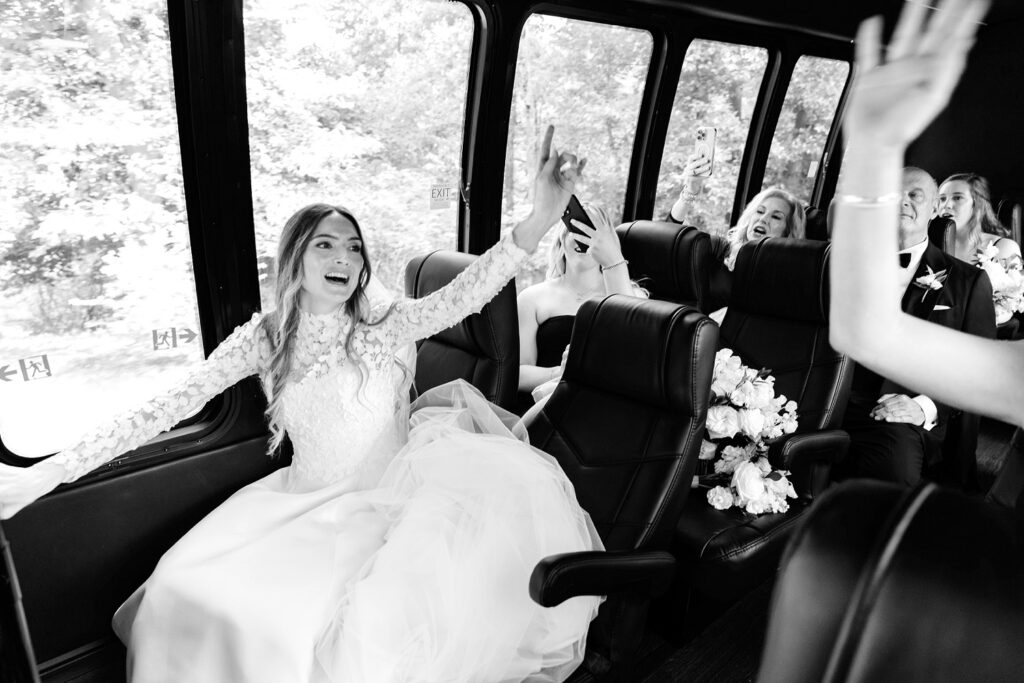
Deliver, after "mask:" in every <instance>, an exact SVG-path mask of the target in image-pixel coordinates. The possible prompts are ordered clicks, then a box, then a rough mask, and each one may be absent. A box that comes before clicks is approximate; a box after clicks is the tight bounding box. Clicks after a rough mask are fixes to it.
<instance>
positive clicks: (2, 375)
mask: <svg viewBox="0 0 1024 683" xmlns="http://www.w3.org/2000/svg"><path fill="white" fill-rule="evenodd" d="M9 367H10V366H9V365H5V366H3V367H2V368H0V379H2V380H3V381H5V382H10V381H11V380H9V379H7V378H8V377H9V376H11V375H17V374H18V371H17V370H8V369H7V368H9Z"/></svg>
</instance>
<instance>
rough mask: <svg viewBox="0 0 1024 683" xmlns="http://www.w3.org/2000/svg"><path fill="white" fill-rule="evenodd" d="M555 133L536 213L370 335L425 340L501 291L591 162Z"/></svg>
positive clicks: (545, 153)
mask: <svg viewBox="0 0 1024 683" xmlns="http://www.w3.org/2000/svg"><path fill="white" fill-rule="evenodd" d="M553 135H554V128H553V127H552V126H548V128H547V131H546V132H545V134H544V139H543V141H542V142H541V147H540V160H539V163H538V169H537V176H536V178H535V180H534V183H533V208H532V209H531V211H530V215H529V216H527V217H526V218H525V219H524V220H523V221H521V222H520V223H518V224H517V225H516V226H515V228H513V229H512V231H511V233H510V234H508V235H506V236H505V237H503V238H502V239H501V240H499V241H498V243H497V244H496V245H494V246H493V247H491V248H490V249H488V250H487V251H486V252H485V253H484V254H482V255H481V256H480V258H478V259H476V261H474V262H473V263H472V264H471V265H470V266H469V267H468V268H466V269H465V270H464V271H462V272H461V273H459V275H458V277H456V278H455V279H454V280H452V281H451V282H450V283H448V285H446V286H445V287H442V288H441V289H439V290H437V291H436V292H433V293H431V294H429V295H428V296H425V297H423V298H422V299H414V300H405V301H402V302H401V303H399V304H397V305H396V306H395V307H394V309H393V310H392V311H391V314H390V315H389V316H388V317H387V318H386V319H385V320H384V321H383V322H382V324H381V325H380V326H379V329H378V330H375V329H374V328H373V327H371V328H369V330H368V333H369V334H375V333H377V334H385V335H388V337H389V341H390V343H391V345H392V346H400V345H402V344H406V343H408V342H410V341H415V340H417V339H422V338H424V337H428V336H430V335H431V334H434V333H436V332H440V331H441V330H443V329H446V328H448V327H451V326H452V325H454V324H455V323H457V322H459V321H460V320H462V319H463V318H465V317H466V316H467V315H470V314H472V313H476V312H479V311H480V309H481V308H483V306H484V304H486V303H487V302H488V301H490V300H491V299H493V298H494V297H495V296H496V295H497V293H498V292H499V291H501V288H502V287H504V286H505V283H506V282H508V281H509V280H510V279H511V278H512V277H513V276H514V275H515V274H516V271H517V270H518V269H519V266H520V265H521V264H522V263H523V261H524V260H525V259H526V257H527V255H528V254H530V253H532V252H533V251H535V250H536V249H537V244H538V243H539V242H540V240H541V238H542V237H543V236H544V234H545V233H546V232H547V231H548V230H550V229H551V227H552V226H553V225H554V224H555V223H558V221H559V219H560V218H561V216H562V213H563V212H564V211H565V207H566V205H568V203H569V196H570V195H572V193H573V190H574V189H575V187H576V180H577V179H578V178H579V176H580V173H581V172H582V170H583V166H584V165H585V164H586V161H585V160H584V161H578V160H577V159H576V156H575V155H573V154H565V153H563V154H559V153H558V151H557V150H555V149H552V147H551V139H552V136H553Z"/></svg>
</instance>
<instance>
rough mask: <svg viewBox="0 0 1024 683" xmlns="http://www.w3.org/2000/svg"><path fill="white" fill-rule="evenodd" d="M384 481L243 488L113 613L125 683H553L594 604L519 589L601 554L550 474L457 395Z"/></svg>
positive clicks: (496, 413) (572, 654) (502, 423)
mask: <svg viewBox="0 0 1024 683" xmlns="http://www.w3.org/2000/svg"><path fill="white" fill-rule="evenodd" d="M413 411H414V412H413V416H412V421H411V430H410V433H409V441H408V443H407V445H406V446H405V447H404V448H402V450H401V451H400V452H399V453H398V454H397V455H396V456H395V458H394V459H393V460H392V462H391V464H390V465H389V467H388V468H387V470H386V471H385V473H384V475H383V477H382V479H381V481H380V483H379V484H378V485H377V486H375V487H373V488H370V489H366V490H359V489H356V488H355V485H354V484H353V483H351V482H348V481H342V482H338V483H337V484H335V485H332V486H330V487H327V488H324V489H320V490H317V491H312V492H308V493H291V492H288V486H287V477H288V470H287V468H285V469H283V470H279V471H277V472H275V473H273V474H271V475H270V476H268V477H265V478H264V479H262V480H260V481H258V482H256V483H254V484H252V485H250V486H247V487H245V488H243V489H242V490H240V491H239V492H238V493H236V494H235V495H234V496H232V497H231V498H230V499H228V500H227V501H226V502H225V503H224V504H223V505H221V506H220V507H219V508H217V509H216V510H214V511H213V512H212V513H211V514H210V515H208V516H207V517H206V518H205V519H204V520H203V521H202V522H200V523H199V524H198V525H197V526H196V527H195V528H194V529H193V530H192V531H190V532H189V533H188V534H187V535H186V536H185V537H184V538H182V539H181V541H179V542H178V543H177V544H176V545H175V546H174V547H173V548H171V550H169V551H168V552H167V554H166V555H165V556H164V557H163V558H162V559H161V561H160V563H159V564H158V566H157V568H156V570H155V571H154V573H153V575H152V576H151V577H150V578H149V580H147V581H146V583H145V584H143V586H142V587H140V588H139V590H138V591H136V593H135V594H134V595H133V596H132V597H131V598H130V599H129V600H128V601H127V602H126V603H125V604H124V605H123V606H122V607H121V608H120V609H119V610H118V612H117V614H116V615H115V617H114V627H115V630H116V631H117V632H118V634H119V635H120V636H121V638H122V640H124V641H125V643H126V645H127V646H128V650H129V661H128V671H129V680H130V681H133V682H134V683H151V682H155V681H189V682H197V683H203V682H206V681H209V682H211V683H214V682H216V683H224V682H227V681H239V682H241V681H245V682H246V683H249V682H260V681H266V682H268V683H270V682H273V683H287V682H289V681H295V682H306V681H308V682H310V683H321V682H327V681H330V682H336V681H346V682H354V681H360V682H362V681H366V682H371V681H373V682H376V681H389V682H391V681H394V682H398V681H402V682H405V681H423V682H424V683H426V682H431V683H439V682H442V681H453V682H454V681H481V682H496V681H522V680H530V681H560V680H564V679H565V678H566V677H567V676H568V675H569V674H570V673H571V672H572V671H573V670H574V669H575V668H576V667H577V666H578V665H579V663H580V662H581V661H582V658H583V650H584V647H585V640H586V632H587V628H588V625H589V622H590V620H591V619H593V617H594V616H595V615H596V613H597V609H598V606H599V604H600V599H599V598H573V599H571V600H568V601H566V602H564V603H563V604H561V605H559V606H557V607H553V608H543V607H540V606H538V605H537V604H535V603H534V602H533V601H532V600H531V599H530V596H529V593H528V584H529V577H530V573H531V572H532V571H533V568H534V566H535V565H536V564H537V562H538V561H539V560H540V559H541V558H543V557H545V556H547V555H552V554H556V553H564V552H572V551H580V550H593V549H600V548H601V547H602V546H601V542H600V539H599V538H598V536H597V533H596V532H595V530H594V527H593V524H592V523H591V521H590V518H589V516H588V515H587V514H586V513H585V512H584V511H583V510H581V509H580V507H579V505H578V504H577V503H576V497H575V493H574V491H573V488H572V485H571V483H570V482H569V481H568V479H567V478H566V477H565V475H564V474H563V473H562V471H561V469H560V468H559V467H558V465H557V463H555V462H554V461H553V459H551V458H550V457H549V456H547V455H546V454H544V453H542V452H540V451H538V450H536V449H533V448H531V447H530V446H529V445H527V443H525V440H526V439H525V431H524V430H523V429H522V428H521V427H520V426H518V425H517V424H516V418H515V416H513V415H511V414H510V413H505V412H504V411H501V410H500V409H497V408H495V407H494V406H493V405H491V404H489V403H487V401H485V400H484V399H483V397H482V396H480V395H479V393H477V392H476V391H475V390H474V389H472V387H470V386H469V385H467V384H465V383H463V382H457V383H452V384H449V385H445V386H444V387H439V388H438V389H435V390H432V391H431V392H428V393H427V394H425V395H424V396H423V397H421V398H420V399H419V400H418V401H417V403H416V404H415V405H414V406H413Z"/></svg>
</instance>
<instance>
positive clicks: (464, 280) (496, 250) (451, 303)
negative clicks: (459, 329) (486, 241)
mask: <svg viewBox="0 0 1024 683" xmlns="http://www.w3.org/2000/svg"><path fill="white" fill-rule="evenodd" d="M528 256H529V253H527V252H526V251H524V250H523V249H521V248H520V247H519V246H518V245H517V244H516V243H515V242H514V241H513V240H512V235H511V233H510V234H508V235H506V236H505V237H503V238H502V239H501V240H499V241H498V243H497V244H495V245H494V246H493V247H491V248H490V249H488V250H487V251H486V252H484V253H483V255H481V256H480V258H478V259H476V260H475V261H473V263H471V264H470V265H469V266H468V267H467V268H466V269H465V270H464V271H462V272H461V273H459V275H458V276H457V277H456V278H455V279H454V280H452V281H451V282H449V283H448V284H447V285H445V286H444V287H442V288H441V289H439V290H437V291H436V292H431V293H430V294H428V295H427V296H425V297H423V298H422V299H405V300H403V301H401V302H399V303H398V304H396V305H395V307H394V309H393V310H392V311H391V315H389V316H388V317H387V318H386V319H385V320H384V322H383V323H382V324H381V328H382V333H383V334H385V335H387V336H388V338H389V339H388V341H389V342H390V345H391V346H392V348H394V347H397V346H401V345H403V344H407V343H409V342H412V341H416V340H418V339H423V338H425V337H429V336H430V335H432V334H435V333H437V332H440V331H441V330H444V329H447V328H449V327H451V326H452V325H454V324H455V323H457V322H459V321H460V320H462V319H463V318H465V317H466V316H468V315H470V314H472V313H478V312H479V311H480V309H482V308H483V307H484V304H486V303H487V302H488V301H490V300H491V299H493V298H494V297H495V296H496V295H497V294H498V292H500V291H501V288H502V287H504V286H505V283H506V282H508V281H509V280H510V279H511V278H512V276H513V275H515V273H516V270H517V269H518V268H519V265H520V264H521V263H522V262H523V261H525V260H526V258H527V257H528Z"/></svg>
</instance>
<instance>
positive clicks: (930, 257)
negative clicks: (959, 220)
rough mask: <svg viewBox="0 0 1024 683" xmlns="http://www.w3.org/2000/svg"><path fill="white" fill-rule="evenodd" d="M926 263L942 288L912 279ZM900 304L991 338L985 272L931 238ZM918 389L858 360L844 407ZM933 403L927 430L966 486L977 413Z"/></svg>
mask: <svg viewBox="0 0 1024 683" xmlns="http://www.w3.org/2000/svg"><path fill="white" fill-rule="evenodd" d="M929 268H931V270H932V272H933V273H941V272H942V271H945V272H946V279H945V282H944V283H943V286H942V288H941V289H938V290H927V289H925V288H923V287H921V286H918V285H917V284H916V283H915V281H916V280H917V279H918V278H920V277H923V276H924V275H926V274H927V273H928V269H929ZM902 305H903V310H904V311H905V312H906V313H909V314H910V315H913V316H915V317H917V318H921V319H923V320H927V321H929V322H932V323H935V324H937V325H944V326H945V327H949V328H952V329H954V330H960V331H962V332H967V333H968V334H976V335H978V336H980V337H989V338H992V339H994V338H995V336H996V314H995V306H994V305H993V303H992V284H991V282H989V279H988V275H986V274H985V272H984V271H983V270H981V269H980V268H977V267H975V266H972V265H970V264H969V263H966V262H965V261H961V260H960V259H958V258H955V257H953V256H951V255H949V254H946V253H945V252H943V251H942V250H941V249H939V248H938V247H936V246H935V245H934V244H932V243H930V242H929V243H928V247H927V248H926V249H925V252H924V255H923V256H922V257H921V262H920V264H919V265H918V267H917V272H916V273H914V276H913V277H912V278H911V280H910V284H909V285H907V289H906V290H905V291H904V293H903V302H902ZM918 393H919V392H917V391H914V390H912V389H909V388H907V387H904V386H901V385H899V384H897V383H895V382H893V381H891V380H888V379H885V378H884V377H881V376H879V375H878V374H877V373H875V372H872V371H871V370H868V369H867V368H865V367H863V366H861V365H859V364H858V365H857V366H856V368H855V369H854V375H853V386H852V387H851V391H850V405H849V408H848V411H849V413H850V414H851V416H852V415H853V414H859V415H860V416H866V415H867V413H868V412H870V410H871V408H873V407H874V405H875V403H876V402H877V400H878V398H879V397H880V396H881V395H882V394H906V395H907V396H911V397H913V396H916V395H917V394H918ZM933 400H934V399H933ZM935 406H936V408H937V409H938V417H937V419H936V422H937V426H936V427H935V428H934V429H933V430H932V432H931V434H932V435H933V436H934V437H936V438H937V439H941V440H944V444H943V446H942V453H943V460H944V461H946V463H945V466H946V467H947V469H948V473H949V476H951V477H952V478H953V479H957V480H961V483H964V484H965V485H966V483H967V482H965V481H963V480H965V479H970V478H972V477H973V463H974V452H975V450H976V447H977V424H976V422H977V416H973V415H972V416H970V420H967V419H964V420H954V419H953V418H955V417H957V416H958V415H960V412H959V411H957V410H953V409H951V408H950V407H949V406H948V405H946V404H944V403H940V402H939V401H935ZM968 422H971V424H968ZM954 423H955V425H954ZM880 424H884V423H880ZM947 425H948V426H949V431H947Z"/></svg>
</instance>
